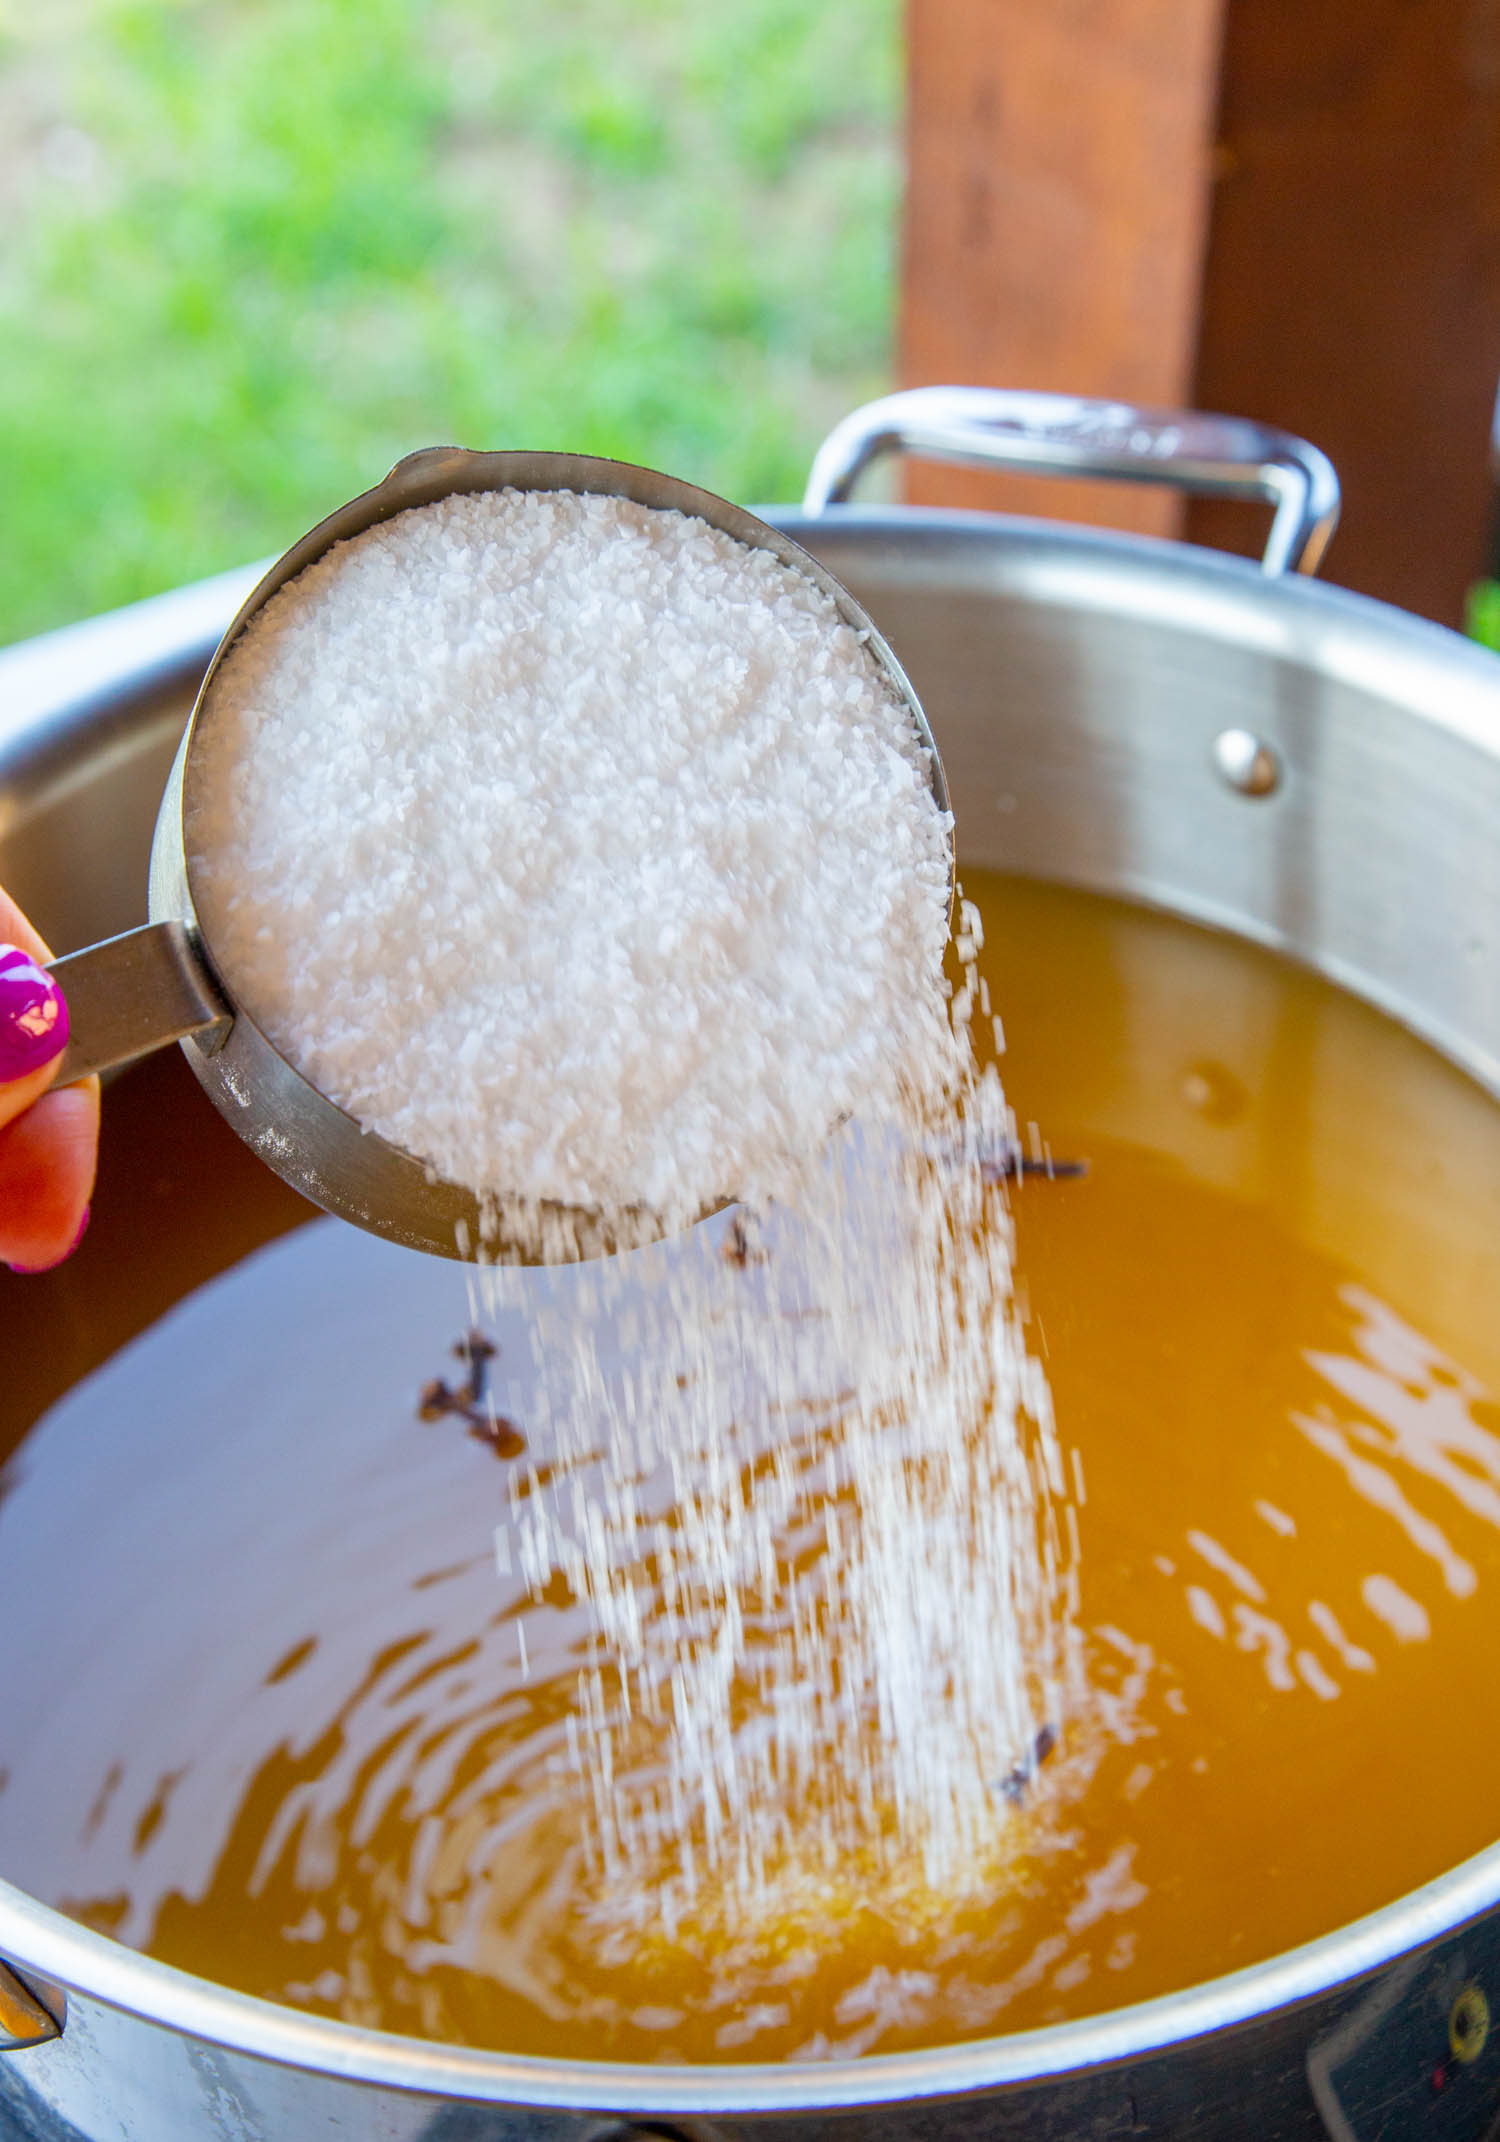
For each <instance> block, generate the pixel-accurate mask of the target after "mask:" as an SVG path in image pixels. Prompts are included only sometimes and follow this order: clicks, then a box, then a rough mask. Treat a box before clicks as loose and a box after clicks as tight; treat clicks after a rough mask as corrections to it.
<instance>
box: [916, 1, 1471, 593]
mask: <svg viewBox="0 0 1500 2142" xmlns="http://www.w3.org/2000/svg"><path fill="white" fill-rule="evenodd" d="M908 30H909V40H910V68H911V103H910V118H909V144H910V170H909V192H908V202H907V219H906V232H905V283H904V292H903V305H902V315H901V333H900V352H901V373H902V378H903V381H904V382H905V383H906V384H907V385H918V384H921V383H923V382H927V381H935V380H955V381H977V382H979V383H982V384H984V383H987V384H993V385H1002V386H1023V387H1027V386H1029V387H1048V388H1052V389H1055V390H1057V391H1060V392H1077V393H1085V394H1104V395H1117V396H1119V397H1121V398H1122V399H1125V400H1135V401H1142V402H1155V403H1174V402H1184V401H1185V402H1189V403H1193V404H1195V405H1196V406H1197V407H1199V408H1204V409H1219V410H1224V411H1226V412H1228V413H1230V414H1238V415H1244V416H1252V417H1260V418H1262V419H1264V420H1266V421H1267V422H1270V423H1276V424H1281V425H1283V426H1285V428H1286V429H1288V430H1290V431H1295V432H1300V433H1301V434H1302V435H1303V436H1304V437H1306V438H1309V439H1311V440H1313V441H1314V443H1315V444H1317V445H1319V446H1321V447H1322V448H1323V449H1324V450H1325V451H1326V452H1327V453H1328V454H1330V455H1331V456H1332V458H1333V461H1334V463H1335V465H1336V466H1337V468H1338V470H1339V474H1340V476H1341V478H1342V480H1343V484H1344V498H1345V508H1344V523H1343V526H1342V527H1341V529H1340V531H1339V534H1338V536H1337V538H1336V540H1335V542H1334V545H1333V548H1332V550H1331V551H1330V553H1329V556H1328V561H1327V564H1326V566H1325V568H1324V571H1325V575H1326V577H1328V578H1331V579H1334V580H1337V581H1341V582H1343V583H1344V584H1345V585H1348V586H1351V587H1355V588H1359V589H1362V590H1364V591H1365V592H1367V593H1370V594H1374V595H1378V596H1381V597H1383V598H1384V599H1385V600H1386V601H1389V602H1396V603H1400V604H1402V605H1404V606H1406V607H1408V608H1411V609H1415V610H1419V611H1423V612H1425V613H1426V614H1427V615H1429V616H1433V617H1437V618H1440V619H1443V620H1444V621H1446V622H1449V623H1453V622H1456V621H1457V620H1458V617H1459V614H1460V608H1461V604H1462V600H1463V594H1464V590H1465V589H1466V587H1467V585H1468V583H1469V582H1470V581H1471V580H1472V579H1473V578H1474V577H1475V576H1476V575H1477V574H1478V573H1479V572H1480V571H1481V570H1482V567H1483V562H1484V545H1485V530H1486V526H1487V516H1488V513H1489V510H1490V478H1489V475H1488V473H1487V468H1486V441H1487V437H1488V433H1489V428H1490V417H1491V411H1492V409H1493V406H1494V401H1495V392H1496V385H1497V381H1500V0H908ZM910 495H911V496H912V497H913V498H919V499H923V500H928V501H934V502H942V503H961V504H990V505H996V506H1002V507H1004V508H1007V509H1009V510H1012V511H1019V512H1038V513H1047V514H1056V515H1060V516H1062V517H1065V518H1072V519H1087V520H1098V521H1102V522H1105V523H1109V524H1112V525H1115V526H1120V527H1130V528H1136V529H1144V530H1148V531H1153V532H1156V533H1164V534H1165V533H1174V532H1176V531H1177V530H1178V529H1179V528H1182V529H1184V531H1185V532H1186V533H1187V534H1188V535H1189V536H1191V537H1192V538H1193V539H1194V540H1196V541H1200V542H1209V543H1215V544H1219V545H1221V546H1223V547H1225V548H1235V549H1244V550H1251V549H1258V548H1259V546H1260V543H1261V542H1262V541H1263V538H1264V527H1265V521H1264V516H1263V515H1259V516H1258V515H1256V514H1255V513H1254V512H1253V511H1252V510H1251V509H1249V508H1241V507H1237V506H1232V505H1223V504H1217V503H1198V504H1195V505H1194V506H1193V507H1192V508H1191V509H1190V510H1189V512H1188V513H1187V514H1186V516H1183V515H1181V514H1180V513H1179V512H1178V511H1177V509H1176V508H1175V504H1174V503H1173V502H1172V501H1170V500H1169V499H1166V498H1163V497H1162V496H1161V495H1160V494H1153V493H1145V492H1141V493H1132V492H1128V491H1120V490H1117V489H1110V488H1103V487H1092V489H1085V487H1081V486H1064V485H1059V484H1052V483H1043V482H1036V481H1032V482H1022V481H1019V480H1015V481H1009V480H1008V481H1006V482H1004V483H1000V482H998V481H996V480H995V479H987V478H981V477H974V476H971V475H968V474H965V473H961V472H946V471H945V472H932V471H929V470H926V469H922V470H919V471H916V472H914V475H913V478H912V480H911V486H910Z"/></svg>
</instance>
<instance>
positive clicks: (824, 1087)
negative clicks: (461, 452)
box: [187, 491, 951, 1225]
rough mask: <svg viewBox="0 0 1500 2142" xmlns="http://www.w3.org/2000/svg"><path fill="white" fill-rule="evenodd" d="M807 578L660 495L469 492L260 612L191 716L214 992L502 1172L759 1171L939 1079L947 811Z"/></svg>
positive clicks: (861, 646)
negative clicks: (663, 507)
mask: <svg viewBox="0 0 1500 2142" xmlns="http://www.w3.org/2000/svg"><path fill="white" fill-rule="evenodd" d="M930 780H931V767H930V757H929V754H928V752H927V751H926V749H925V748H924V747H923V745H922V743H921V740H920V738H919V736H918V734H917V732H916V730H915V727H914V725H913V723H912V720H911V716H910V713H909V711H908V709H907V708H906V707H905V706H904V704H903V703H902V701H901V699H900V698H899V696H898V695H897V693H896V692H895V690H894V689H893V687H892V685H891V684H890V682H889V681H888V679H887V677H886V675H885V673H884V671H883V670H882V668H881V667H880V665H879V663H878V662H877V660H876V659H875V656H874V655H873V653H872V652H871V650H870V649H869V647H868V646H867V645H866V644H865V643H864V640H863V637H862V635H860V634H859V633H857V632H856V631H854V630H853V629H852V628H851V627H850V626H849V625H848V624H847V623H845V622H844V621H843V619H842V618H841V617H840V615H839V613H838V611H837V609H836V607H835V605H834V603H833V602H832V600H831V599H830V598H829V597H828V596H827V595H825V594H824V593H823V592H822V590H821V589H819V588H818V587H817V586H816V585H815V584H814V583H813V582H812V581H811V580H810V579H809V578H808V577H806V576H805V575H804V574H802V573H800V572H798V571H797V570H795V569H794V568H792V567H790V566H787V565H784V564H782V563H781V562H780V561H779V560H778V559H776V558H774V557H773V556H772V555H771V554H770V553H769V552H766V551H762V550H756V549H752V548H749V547H747V546H746V545H744V544H742V543H740V542H737V541H736V540H735V539H733V538H732V537H730V536H728V535H725V534H723V533H722V532H721V531H719V530H717V529H715V528H712V527H710V526H709V525H708V524H707V523H706V522H704V521H702V520H698V519H693V518H690V517H688V516H685V515H683V514H680V513H676V512H662V511H654V510H650V509H647V508H644V507H641V506H637V505H634V504H631V503H629V502H627V501H624V500H621V499H615V498H606V497H595V496H583V495H578V494H575V493H572V492H531V493H523V492H515V491H502V492H495V493H487V494H484V495H480V496H463V497H452V498H447V499H444V500H441V501H439V502H438V503H437V504H434V505H431V506H425V507H420V508H417V509H414V510H412V511H409V512H406V513H402V514H400V515H398V516H397V517H396V518H395V519H393V520H391V521H388V522H386V523H385V524H384V525H382V526H380V527H376V528H372V529H370V530H368V531H367V532H366V533H364V534H363V535H360V536H358V537H356V538H355V539H354V540H353V541H351V542H348V543H344V544H341V545H339V546H338V547H337V548H336V549H335V550H333V551H332V552H330V553H329V554H328V555H327V556H326V557H324V558H322V559H320V560H319V561H318V562H317V563H315V564H314V565H311V566H309V567H308V568H307V569H306V570H305V571H304V572H303V573H301V574H300V575H299V576H298V578H297V579H296V580H295V581H293V582H291V583H290V584H289V585H288V586H287V587H285V588H284V589H282V590H281V591H280V592H279V593H278V594H277V595H276V596H274V597H273V598H272V600H271V601H270V602H268V603H267V604H266V605H265V607H264V608H263V609H262V610H261V611H260V612H259V613H258V614H257V615H256V617H255V618H254V619H253V620H252V622H251V623H250V625H249V626H248V627H247V629H246V630H245V632H244V633H243V634H242V636H241V638H240V639H239V641H238V642H237V643H236V645H235V647H234V648H233V650H232V652H231V653H230V654H229V656H228V657H227V659H226V661H225V662H224V664H223V665H222V667H221V669H220V672H219V674H218V676H217V677H216V679H215V682H214V685H213V688H212V690H211V693H210V695H209V697H208V699H207V701H206V703H205V707H204V709H203V712H202V715H201V716H200V726H199V730H198V735H197V740H196V744H195V791H194V800H193V808H192V813H191V816H190V819H189V823H188V828H187V832H188V843H189V854H190V868H191V873H192V884H193V891H194V897H195V901H196V904H197V907H198V911H199V915H200V917H201V919H202V922H203V926H204V931H205V935H206V938H207V942H208V944H209V946H210V948H211V950H212V953H213V957H214V959H215V962H216V963H217V964H218V966H219V967H220V969H221V971H222V972H223V974H224V977H225V979H226V981H227V983H228V984H229V986H230V988H231V990H232V991H233V993H234V994H235V995H236V997H237V998H238V999H239V1001H240V1003H241V1004H242V1005H243V1007H244V1008H245V1010H246V1011H248V1012H249V1014H250V1016H251V1017H252V1018H253V1019H254V1020H255V1021H256V1023H257V1024H258V1025H259V1026H260V1027H261V1028H262V1029H263V1030H264V1031H265V1032H266V1033H267V1034H269V1035H270V1037H271V1038H272V1040H273V1041H274V1042H275V1043H276V1045H277V1047H278V1048H279V1049H280V1050H281V1051H282V1053H283V1054H284V1055H285V1056H286V1057H287V1058H288V1059H289V1060H290V1061H291V1062H292V1063H293V1064H295V1065H296V1066H297V1068H298V1069H299V1070H300V1071H301V1072H302V1073H303V1074H304V1075H305V1076H306V1077H307V1078H309V1079H311V1080H312V1082H313V1083H314V1084H315V1085H317V1086H318V1087H320V1088H321V1090H322V1091H323V1092H324V1093H326V1094H327V1095H329V1096H330V1098H332V1099H333V1100H335V1101H337V1102H338V1103H339V1104H340V1105H341V1106H342V1107H344V1108H345V1109H347V1110H348V1111H349V1112H350V1113H351V1114H352V1115H354V1116H355V1117H356V1118H357V1119H358V1120H359V1121H360V1122H361V1123H362V1124H364V1125H365V1126H366V1127H367V1128H369V1129H372V1130H375V1131H378V1132H380V1133H381V1134H382V1135H383V1136H384V1137H386V1138H388V1139H390V1140H392V1141H393V1142H394V1143H395V1144H397V1145H399V1146H402V1147H404V1148H405V1149H406V1150H407V1151H409V1152H411V1153H414V1154H416V1155H417V1156H418V1157H419V1158H421V1159H422V1160H424V1161H425V1162H426V1163H427V1164H428V1165H429V1166H430V1167H432V1168H433V1169H435V1170H436V1171H437V1172H438V1173H439V1174H441V1175H443V1176H445V1177H447V1178H448V1179H449V1180H450V1181H453V1182H457V1183H460V1184H463V1185H465V1186H466V1187H468V1188H471V1189H473V1190H475V1191H477V1192H479V1193H480V1194H481V1195H482V1196H485V1197H488V1198H490V1199H493V1200H496V1201H516V1200H520V1201H523V1202H524V1203H531V1204H535V1203H541V1202H543V1201H558V1202H561V1203H563V1204H566V1205H576V1206H583V1207H589V1208H594V1209H598V1210H604V1211H621V1210H624V1209H627V1208H641V1207H644V1208H648V1209H649V1210H650V1211H651V1212H653V1213H654V1214H656V1215H658V1216H660V1217H661V1219H662V1220H663V1222H664V1223H666V1224H669V1225H670V1224H676V1223H679V1222H681V1221H682V1220H684V1219H686V1218H689V1217H691V1216H692V1215H694V1214H695V1213H696V1212H698V1211H699V1210H701V1209H702V1207H703V1206H704V1205H705V1204H708V1203H712V1202H714V1201H717V1200H718V1199H720V1198H721V1197H723V1196H725V1195H732V1194H742V1195H743V1194H752V1195H754V1194H762V1195H763V1194H765V1193H766V1192H767V1191H768V1190H770V1189H774V1188H775V1187H776V1186H777V1184H778V1180H779V1179H780V1177H781V1176H782V1175H783V1173H784V1171H785V1169H786V1167H787V1165H788V1163H789V1162H791V1161H800V1160H801V1159H802V1158H804V1157H805V1156H806V1155H807V1153H808V1152H809V1151H810V1150H811V1149H814V1148H816V1146H817V1145H818V1144H819V1143H820V1142H821V1140H822V1138H823V1137H824V1136H825V1135H826V1133H827V1131H828V1129H829V1127H830V1126H831V1125H832V1124H833V1123H834V1122H835V1121H836V1120H837V1119H839V1118H840V1117H842V1116H844V1115H846V1114H848V1113H850V1112H854V1111H859V1112H866V1111H872V1112H873V1113H874V1114H876V1115H877V1116H879V1115H880V1114H882V1113H884V1112H886V1111H888V1110H889V1108H890V1107H891V1106H892V1104H893V1103H894V1101H895V1099H896V1097H897V1096H898V1095H899V1094H901V1093H902V1092H906V1091H909V1090H910V1089H912V1088H913V1087H917V1088H920V1087H921V1086H922V1085H923V1084H924V1082H926V1083H930V1082H931V1081H932V1080H933V1079H934V1078H940V1077H941V1076H942V1075H944V1074H943V1071H942V1068H941V1067H942V1065H943V1063H944V1052H943V1049H942V1047H941V1045H940V1039H941V1034H942V1033H943V1032H944V1031H946V1018H945V1013H944V1004H943V984H942V958H943V948H944V944H945V940H946V937H947V930H948V899H949V846H950V834H951V822H950V820H949V819H948V818H947V816H946V815H945V814H944V813H942V812H941V811H940V810H939V809H938V806H937V804H936V802H935V800H934V797H933V795H932V791H931V787H930Z"/></svg>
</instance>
